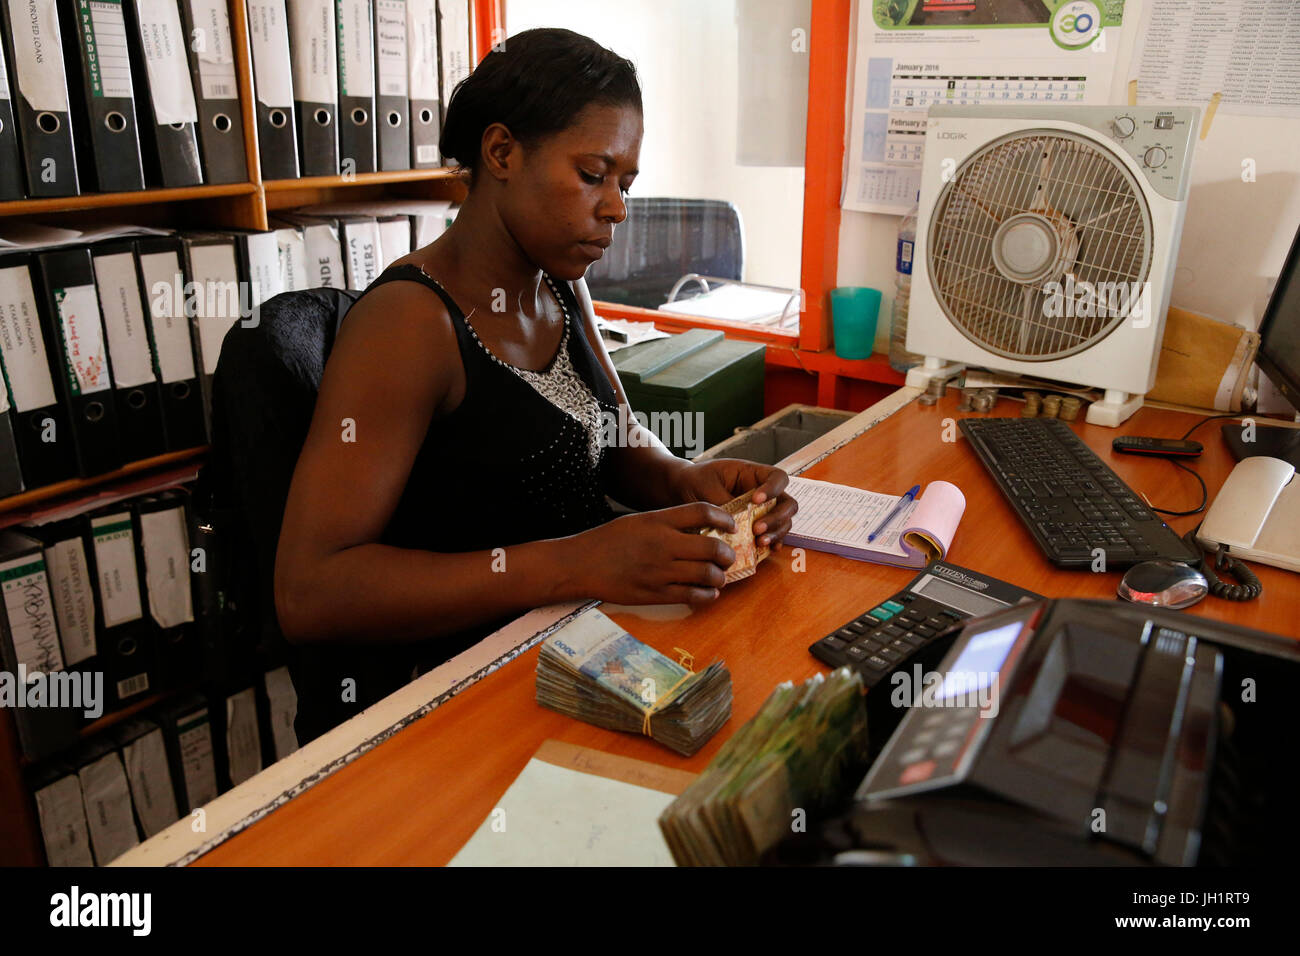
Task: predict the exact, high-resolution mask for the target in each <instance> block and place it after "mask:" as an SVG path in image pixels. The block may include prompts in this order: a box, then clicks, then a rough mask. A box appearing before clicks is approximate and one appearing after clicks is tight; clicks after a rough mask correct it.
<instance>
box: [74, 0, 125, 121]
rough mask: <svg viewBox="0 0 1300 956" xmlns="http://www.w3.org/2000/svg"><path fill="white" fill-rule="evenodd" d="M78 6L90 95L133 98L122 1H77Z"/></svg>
mask: <svg viewBox="0 0 1300 956" xmlns="http://www.w3.org/2000/svg"><path fill="white" fill-rule="evenodd" d="M78 6H79V7H80V9H79V11H78V15H79V18H80V24H81V31H82V36H83V38H84V46H85V50H86V66H87V71H86V72H87V74H88V78H89V80H90V92H91V95H93V96H95V97H104V96H115V97H127V98H129V97H131V96H132V95H133V93H132V91H131V61H130V58H129V56H128V54H127V51H126V21H125V20H124V19H123V18H122V2H121V0H78Z"/></svg>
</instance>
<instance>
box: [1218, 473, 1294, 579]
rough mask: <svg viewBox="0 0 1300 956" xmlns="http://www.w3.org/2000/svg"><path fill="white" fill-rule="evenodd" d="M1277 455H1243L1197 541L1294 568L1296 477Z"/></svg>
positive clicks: (1249, 557) (1224, 486)
mask: <svg viewBox="0 0 1300 956" xmlns="http://www.w3.org/2000/svg"><path fill="white" fill-rule="evenodd" d="M1294 478H1295V468H1294V467H1293V466H1292V465H1291V464H1289V463H1288V462H1285V461H1282V460H1281V459H1279V458H1266V457H1263V456H1258V457H1254V458H1243V459H1242V460H1241V461H1240V462H1238V463H1237V467H1235V468H1234V469H1233V470H1232V474H1230V475H1228V479H1227V481H1225V482H1224V483H1223V487H1222V488H1220V489H1219V493H1218V495H1216V496H1215V499H1214V504H1212V505H1211V506H1210V510H1209V511H1208V512H1207V513H1206V515H1205V520H1204V521H1203V522H1201V527H1200V530H1199V531H1198V532H1197V534H1196V538H1197V540H1198V541H1199V542H1200V543H1201V545H1202V546H1204V547H1205V548H1208V549H1209V550H1211V551H1224V552H1226V553H1228V554H1231V555H1232V556H1233V557H1236V558H1245V559H1247V560H1250V561H1258V562H1260V563H1261V564H1271V565H1273V566H1274V567H1278V568H1286V569H1287V570H1288V571H1300V481H1296V480H1294Z"/></svg>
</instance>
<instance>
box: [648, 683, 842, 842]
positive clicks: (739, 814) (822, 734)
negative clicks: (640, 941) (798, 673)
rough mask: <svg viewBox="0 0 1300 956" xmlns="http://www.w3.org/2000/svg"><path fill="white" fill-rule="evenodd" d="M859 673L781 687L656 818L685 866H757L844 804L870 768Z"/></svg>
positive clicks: (785, 684)
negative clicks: (783, 843) (797, 830)
mask: <svg viewBox="0 0 1300 956" xmlns="http://www.w3.org/2000/svg"><path fill="white" fill-rule="evenodd" d="M866 760H867V715H866V707H865V703H864V698H863V696H862V679H861V678H860V677H859V676H858V675H857V674H856V673H854V672H852V671H850V670H848V669H847V668H840V669H839V670H837V671H833V672H831V674H829V675H828V676H825V677H823V676H822V675H820V674H818V675H817V676H816V677H813V678H812V679H810V680H808V681H807V682H805V683H804V684H803V685H802V686H798V685H795V684H792V683H790V682H789V681H787V682H786V683H784V684H781V685H780V686H778V687H777V689H776V690H775V691H773V692H772V695H771V696H770V697H768V699H767V701H766V702H765V703H764V704H763V706H762V707H761V708H760V709H759V711H758V713H757V714H756V715H755V716H754V719H753V720H751V721H749V723H747V724H745V726H743V727H741V728H740V729H739V730H738V731H736V733H735V735H734V736H733V737H732V738H731V739H730V740H728V741H727V743H726V744H725V745H724V746H723V748H722V749H721V750H720V751H719V752H718V755H717V756H716V757H715V758H713V762H712V763H710V764H709V766H708V767H707V768H706V769H705V771H704V772H703V773H702V774H700V776H699V777H698V778H697V779H696V781H695V782H694V783H692V784H691V785H690V786H689V787H687V788H686V790H684V791H683V792H682V794H681V796H679V797H678V798H677V799H676V800H674V801H673V802H672V803H671V804H670V805H669V806H668V809H666V810H665V811H664V812H663V815H662V816H661V817H660V818H659V828H660V830H662V831H663V835H664V840H665V841H666V842H667V844H668V847H669V849H671V850H672V854H673V859H675V860H676V861H677V865H678V866H753V865H754V864H756V863H758V862H759V858H760V857H761V856H762V855H763V853H764V852H765V851H766V850H768V849H769V848H770V847H772V846H774V845H776V843H778V842H779V841H780V840H782V839H783V838H784V837H786V836H788V835H789V834H790V833H791V832H792V830H793V829H794V827H796V826H798V825H807V822H808V821H809V819H810V818H813V819H815V818H816V816H817V815H819V814H820V813H821V812H823V811H825V810H827V809H829V808H831V807H833V806H834V805H835V804H837V803H839V802H841V801H842V800H843V798H844V795H845V794H846V793H849V792H851V790H852V788H853V786H854V784H856V783H857V782H858V780H859V779H860V778H861V776H862V774H863V773H864V772H865V768H866Z"/></svg>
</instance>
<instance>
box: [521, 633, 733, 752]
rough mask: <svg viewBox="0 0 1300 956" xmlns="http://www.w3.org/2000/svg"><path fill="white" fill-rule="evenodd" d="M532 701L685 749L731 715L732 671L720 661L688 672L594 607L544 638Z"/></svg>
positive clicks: (701, 740) (692, 747)
mask: <svg viewBox="0 0 1300 956" xmlns="http://www.w3.org/2000/svg"><path fill="white" fill-rule="evenodd" d="M537 702H538V703H539V704H541V705H542V706H543V707H549V708H550V709H551V710H557V711H559V712H560V713H562V714H568V715H569V716H570V717H577V718H578V719H579V720H585V721H586V722H587V723H589V724H595V725H596V726H597V727H608V728H609V729H610V730H623V731H627V732H628V733H634V734H641V733H644V734H648V735H649V736H650V737H652V738H654V739H655V740H657V741H659V742H660V743H661V744H663V745H664V746H665V747H668V748H670V749H672V750H675V751H677V752H678V753H679V754H685V755H686V756H690V755H691V754H693V753H695V752H696V751H697V750H699V749H700V748H701V747H702V746H704V743H705V741H707V740H708V739H709V738H710V737H712V736H713V735H714V734H715V733H717V731H718V728H719V727H721V726H722V725H723V724H725V723H726V722H727V719H728V718H729V717H730V716H731V672H730V671H729V670H727V668H726V666H725V665H724V664H723V663H722V662H721V661H717V662H715V663H713V664H710V665H709V666H708V667H706V668H705V669H704V670H702V671H700V672H698V673H692V672H691V671H689V670H687V669H686V668H685V667H683V666H682V665H681V664H679V663H677V662H676V661H674V660H672V659H671V658H668V657H665V656H664V655H663V654H660V653H659V652H658V651H656V650H655V649H654V648H653V647H648V646H647V645H645V644H642V643H641V642H640V641H638V640H637V639H636V638H635V637H633V636H632V635H631V634H629V633H627V631H625V630H623V629H622V628H621V627H619V626H618V625H617V624H615V623H614V622H613V621H611V620H610V619H609V618H608V617H606V616H605V615H604V614H601V613H600V612H599V611H597V610H594V609H593V610H590V611H587V612H586V613H584V614H581V615H579V616H578V617H576V618H574V620H572V621H570V622H569V623H568V624H566V625H565V626H564V627H562V628H560V630H558V631H556V632H555V633H554V634H552V635H551V636H550V637H548V638H547V639H546V641H545V642H544V643H543V644H542V651H541V655H540V656H539V657H538V658H537Z"/></svg>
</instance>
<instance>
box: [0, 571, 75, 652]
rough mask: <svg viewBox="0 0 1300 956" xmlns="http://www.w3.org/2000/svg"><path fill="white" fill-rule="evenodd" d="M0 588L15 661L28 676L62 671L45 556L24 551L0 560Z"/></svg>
mask: <svg viewBox="0 0 1300 956" xmlns="http://www.w3.org/2000/svg"><path fill="white" fill-rule="evenodd" d="M0 590H3V592H4V601H5V614H6V615H7V616H8V618H9V631H10V633H11V635H12V638H13V644H14V656H15V657H16V658H17V662H16V663H18V664H22V665H23V666H24V667H25V668H26V670H27V673H28V675H29V676H30V675H31V674H33V673H35V672H38V671H39V672H40V673H42V674H46V673H50V672H52V671H61V670H63V651H62V650H61V649H60V648H59V632H58V630H57V628H56V627H55V624H54V602H53V601H52V600H51V599H50V582H49V579H48V578H47V577H46V576H45V559H44V558H43V557H42V556H41V555H40V554H25V555H23V556H22V557H20V558H11V559H10V560H8V561H5V562H3V563H0Z"/></svg>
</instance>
